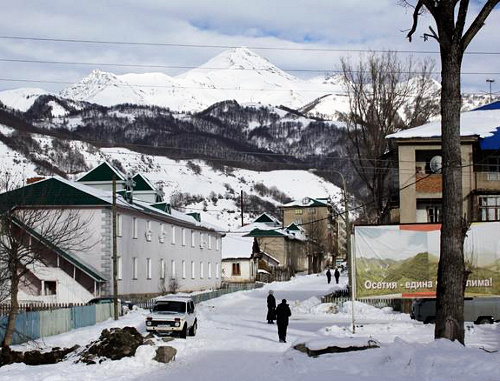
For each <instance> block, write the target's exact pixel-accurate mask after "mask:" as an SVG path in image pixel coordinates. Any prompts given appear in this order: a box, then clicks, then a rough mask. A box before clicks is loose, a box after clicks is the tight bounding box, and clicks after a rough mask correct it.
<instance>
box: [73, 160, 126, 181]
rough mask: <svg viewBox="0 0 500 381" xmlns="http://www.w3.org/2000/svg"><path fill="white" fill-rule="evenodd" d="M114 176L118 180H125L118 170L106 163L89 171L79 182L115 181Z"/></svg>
mask: <svg viewBox="0 0 500 381" xmlns="http://www.w3.org/2000/svg"><path fill="white" fill-rule="evenodd" d="M113 176H116V180H122V181H124V180H125V178H124V177H123V175H122V174H121V173H120V172H119V171H118V170H116V169H115V168H114V167H112V166H111V165H110V164H108V163H107V162H105V161H104V162H102V163H101V164H99V165H98V166H97V167H95V168H94V169H91V170H90V171H88V172H87V173H86V174H85V175H83V176H82V177H80V178H79V179H78V180H77V181H113Z"/></svg>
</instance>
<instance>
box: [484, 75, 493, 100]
mask: <svg viewBox="0 0 500 381" xmlns="http://www.w3.org/2000/svg"><path fill="white" fill-rule="evenodd" d="M486 82H488V83H489V84H490V103H491V101H492V100H493V98H492V96H491V84H492V83H494V82H495V80H494V79H491V78H488V79H486Z"/></svg>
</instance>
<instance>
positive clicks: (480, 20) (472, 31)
mask: <svg viewBox="0 0 500 381" xmlns="http://www.w3.org/2000/svg"><path fill="white" fill-rule="evenodd" d="M498 3H500V0H488V1H487V2H486V4H485V5H484V6H483V8H482V9H481V11H480V12H479V14H478V15H477V17H476V18H475V19H474V21H473V22H472V24H471V26H470V27H469V29H468V30H467V32H465V34H464V36H463V37H462V41H461V48H462V52H464V51H465V49H467V46H469V43H470V42H471V41H472V39H473V38H474V36H475V35H476V34H477V32H479V30H480V29H481V28H482V27H483V25H484V22H485V21H486V18H487V17H488V16H489V15H490V13H491V11H493V9H494V8H495V6H496V5H497V4H498Z"/></svg>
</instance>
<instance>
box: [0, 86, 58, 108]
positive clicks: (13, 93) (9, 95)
mask: <svg viewBox="0 0 500 381" xmlns="http://www.w3.org/2000/svg"><path fill="white" fill-rule="evenodd" d="M45 94H50V93H49V92H47V91H45V90H43V89H37V88H31V87H27V88H20V89H14V90H5V91H0V102H2V103H3V104H4V105H6V106H8V107H10V108H13V109H16V110H19V111H23V112H24V111H26V110H28V109H29V108H30V107H31V106H33V103H34V102H35V101H36V100H37V98H38V97H39V96H40V95H45Z"/></svg>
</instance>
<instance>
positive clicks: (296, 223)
mask: <svg viewBox="0 0 500 381" xmlns="http://www.w3.org/2000/svg"><path fill="white" fill-rule="evenodd" d="M302 222H303V221H302V218H296V219H295V221H293V223H294V224H295V225H302Z"/></svg>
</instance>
